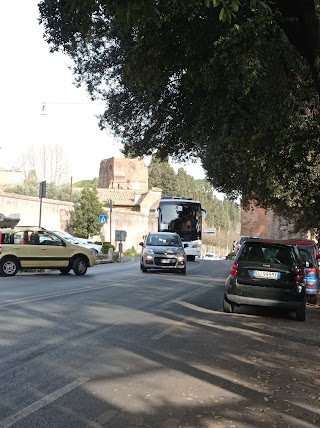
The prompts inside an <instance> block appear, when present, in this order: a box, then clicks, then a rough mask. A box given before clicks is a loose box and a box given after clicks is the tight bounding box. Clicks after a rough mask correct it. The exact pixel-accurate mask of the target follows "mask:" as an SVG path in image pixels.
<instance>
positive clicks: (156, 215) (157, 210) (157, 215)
mask: <svg viewBox="0 0 320 428" xmlns="http://www.w3.org/2000/svg"><path fill="white" fill-rule="evenodd" d="M154 215H155V217H156V218H159V208H157V209H156V210H155V212H154Z"/></svg>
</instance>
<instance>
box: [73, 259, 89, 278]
mask: <svg viewBox="0 0 320 428" xmlns="http://www.w3.org/2000/svg"><path fill="white" fill-rule="evenodd" d="M72 269H73V272H74V273H75V274H76V275H84V274H85V273H86V272H87V263H86V261H85V259H84V258H83V257H78V258H76V259H75V261H74V262H73V263H72Z"/></svg>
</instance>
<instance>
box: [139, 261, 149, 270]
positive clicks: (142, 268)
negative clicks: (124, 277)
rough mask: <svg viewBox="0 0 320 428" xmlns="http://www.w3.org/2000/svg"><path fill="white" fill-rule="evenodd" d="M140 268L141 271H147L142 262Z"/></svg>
mask: <svg viewBox="0 0 320 428" xmlns="http://www.w3.org/2000/svg"><path fill="white" fill-rule="evenodd" d="M140 268H141V270H142V272H148V269H147V268H146V267H144V266H143V264H142V263H141V265H140Z"/></svg>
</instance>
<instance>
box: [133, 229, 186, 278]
mask: <svg viewBox="0 0 320 428" xmlns="http://www.w3.org/2000/svg"><path fill="white" fill-rule="evenodd" d="M140 245H141V247H142V250H141V259H140V268H141V270H142V272H147V271H148V269H161V270H174V271H176V272H179V273H184V274H185V273H186V262H187V255H186V253H185V251H184V244H182V242H181V239H180V236H179V235H178V234H177V233H173V232H153V233H149V234H148V235H146V236H145V237H144V242H140ZM185 245H187V244H185Z"/></svg>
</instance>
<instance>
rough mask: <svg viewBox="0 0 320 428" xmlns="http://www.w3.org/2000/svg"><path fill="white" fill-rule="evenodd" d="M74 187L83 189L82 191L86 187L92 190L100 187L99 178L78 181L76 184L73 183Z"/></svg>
mask: <svg viewBox="0 0 320 428" xmlns="http://www.w3.org/2000/svg"><path fill="white" fill-rule="evenodd" d="M73 187H81V188H82V189H83V188H84V187H89V188H90V189H92V188H97V187H99V178H97V177H96V178H93V179H92V180H80V181H77V182H76V183H73Z"/></svg>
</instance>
